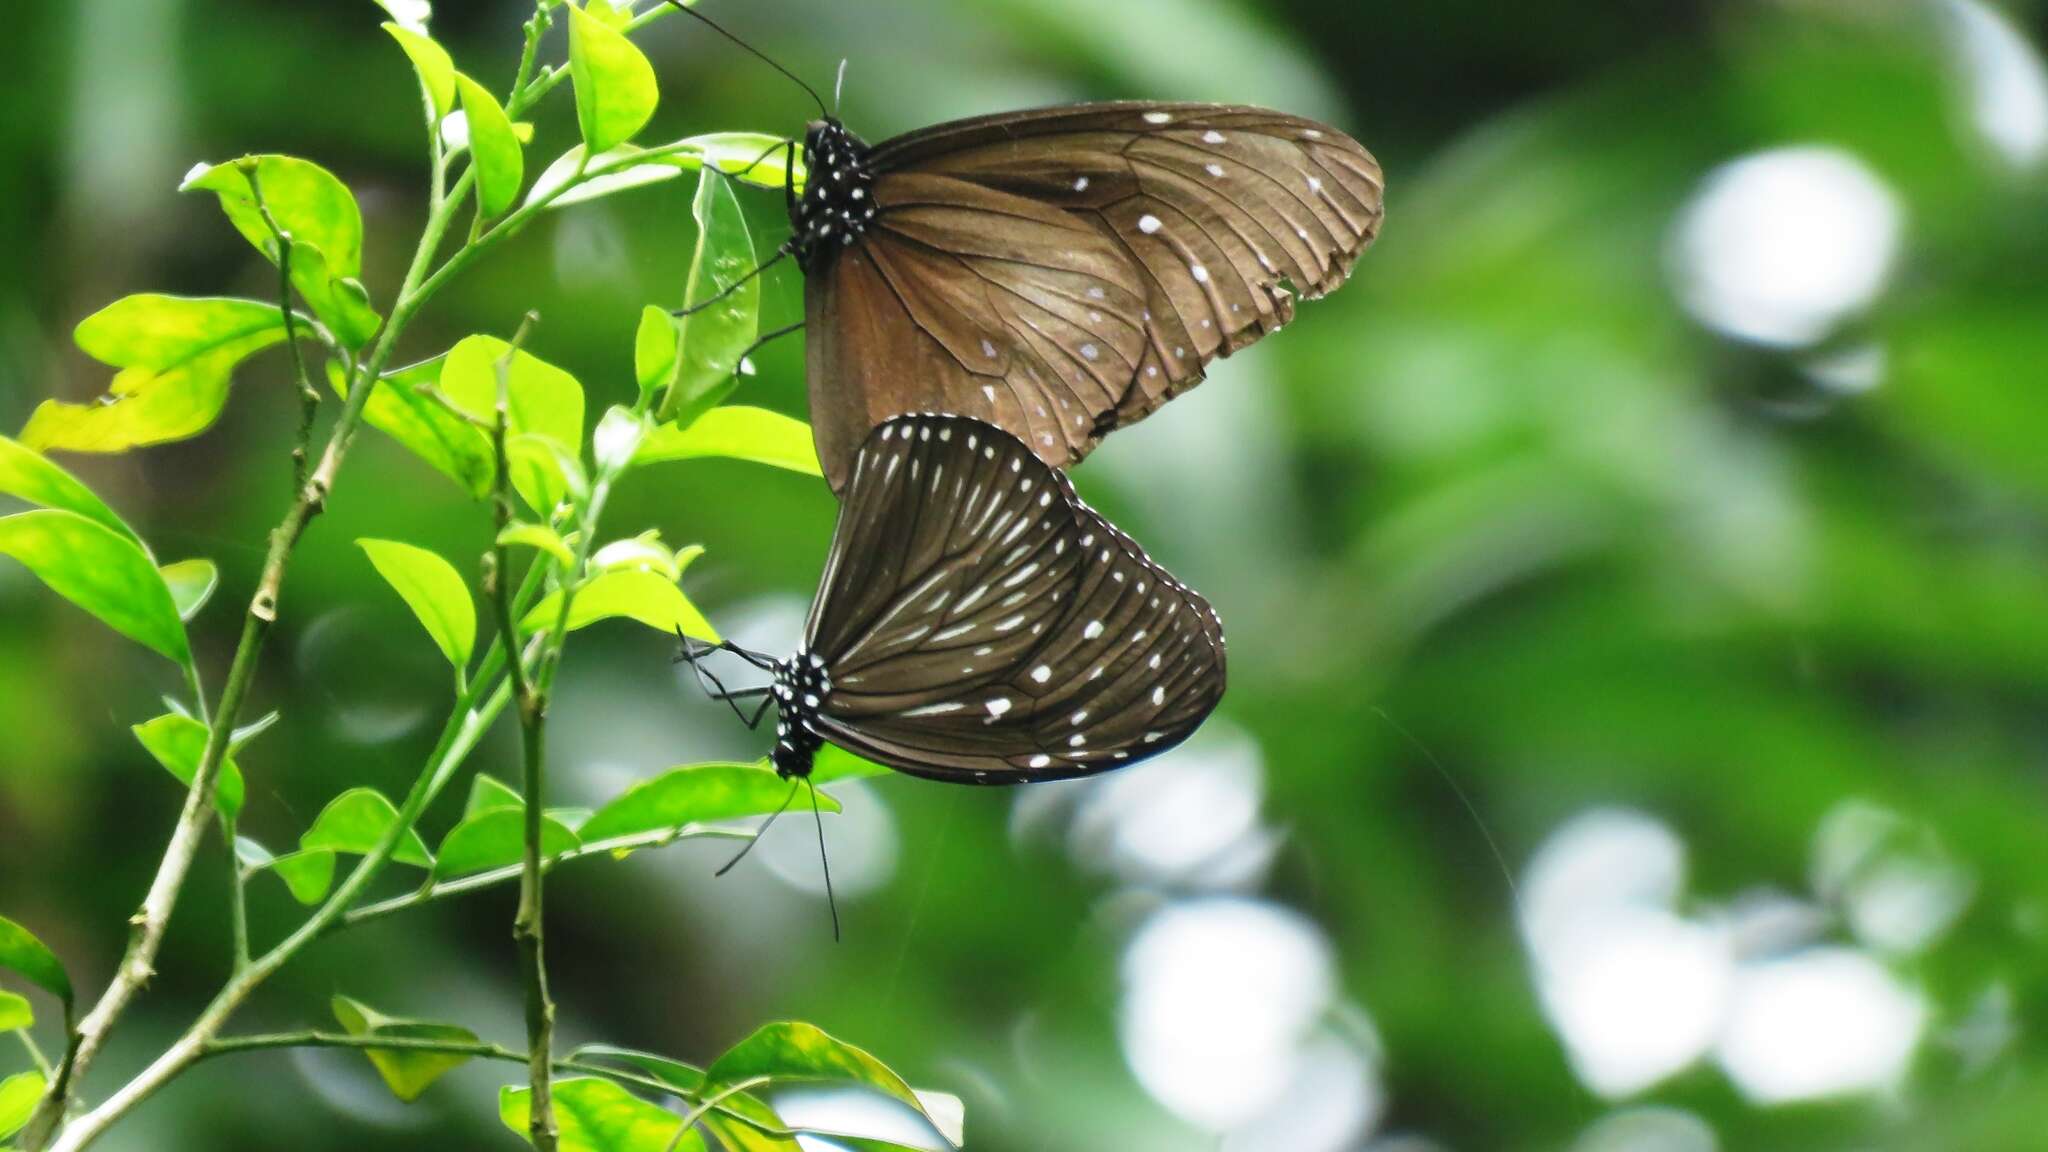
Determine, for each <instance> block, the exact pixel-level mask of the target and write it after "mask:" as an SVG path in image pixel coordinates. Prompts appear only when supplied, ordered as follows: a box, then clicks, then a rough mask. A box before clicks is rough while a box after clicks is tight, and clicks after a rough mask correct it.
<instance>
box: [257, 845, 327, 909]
mask: <svg viewBox="0 0 2048 1152" xmlns="http://www.w3.org/2000/svg"><path fill="white" fill-rule="evenodd" d="M270 870H271V871H273V872H275V873H277V878H278V879H280V880H282V881H284V886H285V887H286V888H288V889H290V890H291V894H292V899H294V900H297V901H298V902H299V903H301V904H304V905H306V906H307V907H311V906H313V905H315V904H318V903H320V902H321V901H322V900H325V899H327V893H328V891H329V890H330V889H331V888H333V887H334V853H332V852H328V851H325V850H316V851H312V852H305V851H300V852H293V853H290V854H288V855H284V856H279V857H277V858H276V859H274V860H272V861H271V862H270Z"/></svg>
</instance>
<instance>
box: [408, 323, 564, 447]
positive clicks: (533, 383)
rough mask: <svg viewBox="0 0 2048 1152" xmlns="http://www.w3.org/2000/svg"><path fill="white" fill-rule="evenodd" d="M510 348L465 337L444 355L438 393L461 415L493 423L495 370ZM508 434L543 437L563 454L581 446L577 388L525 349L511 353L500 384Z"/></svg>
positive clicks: (489, 339) (497, 341) (493, 340)
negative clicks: (504, 392)
mask: <svg viewBox="0 0 2048 1152" xmlns="http://www.w3.org/2000/svg"><path fill="white" fill-rule="evenodd" d="M511 351H512V346H511V345H510V344H508V343H506V342H505V341H503V340H500V339H498V338H497V337H495V336H471V337H469V338H468V339H466V340H464V341H462V342H461V343H459V344H457V345H456V346H455V347H454V348H452V349H450V350H449V352H448V358H447V360H446V362H445V363H443V365H442V367H441V382H440V383H441V391H442V392H443V393H444V394H445V395H446V396H447V397H448V399H449V400H451V401H453V402H454V403H455V404H456V405H457V406H458V407H460V408H461V409H462V410H463V411H464V412H467V413H469V414H470V415H471V416H474V417H476V418H477V419H479V420H482V421H484V423H486V424H490V423H492V422H494V421H496V419H497V409H498V365H499V364H500V363H501V362H503V361H504V359H505V354H506V353H507V352H511ZM506 390H507V393H508V411H507V413H506V422H507V427H508V430H509V431H511V432H514V433H524V434H531V435H536V436H545V437H547V438H549V439H550V440H553V441H554V442H555V443H556V444H557V445H559V446H560V447H561V448H563V449H564V450H565V451H567V452H570V453H572V454H573V453H575V452H576V451H577V450H578V449H579V448H581V447H582V444H583V385H581V384H578V383H577V382H576V378H575V377H574V376H571V375H569V374H568V373H567V372H564V371H562V370H561V369H560V368H557V367H555V366H554V365H552V364H549V363H548V362H547V361H545V360H542V359H540V358H539V357H537V356H535V355H533V354H532V353H530V352H527V351H525V350H523V349H522V350H520V351H518V352H514V353H513V356H512V362H511V371H510V375H509V376H508V377H507V379H506Z"/></svg>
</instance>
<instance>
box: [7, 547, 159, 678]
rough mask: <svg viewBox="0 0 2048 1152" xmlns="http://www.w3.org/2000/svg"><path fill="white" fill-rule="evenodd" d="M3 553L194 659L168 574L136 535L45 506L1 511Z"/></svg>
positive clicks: (112, 621) (153, 644)
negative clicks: (3, 513) (9, 512)
mask: <svg viewBox="0 0 2048 1152" xmlns="http://www.w3.org/2000/svg"><path fill="white" fill-rule="evenodd" d="M0 554H4V555H8V556H12V557H14V558H15V559H16V560H19V561H21V563H22V565H23V566H24V567H26V568H27V569H28V570H29V571H31V572H33V573H35V575H36V578H37V579H39V580H41V581H42V582H43V583H44V584H47V585H49V587H50V590H51V591H53V592H55V593H57V594H58V595H59V596H62V597H64V598H65V599H66V600H69V601H71V602H72V603H73V604H76V605H78V606H79V607H80V608H83V609H85V610H86V611H87V612H89V613H91V614H92V615H93V616H94V617H95V618H97V619H98V620H99V621H100V622H101V623H103V624H105V625H106V626H107V627H109V628H112V629H113V630H114V631H116V632H119V633H120V634H121V635H123V636H126V637H128V638H129V639H131V640H134V641H136V642H137V643H140V644H143V645H145V646H147V647H149V648H152V649H154V650H156V651H157V652H161V653H162V654H164V655H165V656H168V657H170V658H171V659H172V660H175V661H177V662H178V663H179V664H181V665H184V664H190V663H191V662H192V651H191V649H190V648H189V647H188V646H187V643H186V640H185V624H184V621H182V620H180V619H179V618H178V605H177V602H176V601H174V600H173V599H172V598H171V590H170V588H169V587H168V586H167V585H166V584H165V583H164V577H163V573H161V572H159V571H157V567H156V565H155V564H153V563H151V562H150V559H149V557H148V556H147V555H146V554H145V553H144V552H143V551H142V549H141V548H140V547H138V546H137V545H136V544H135V542H134V541H133V540H131V539H129V538H128V537H126V536H122V535H119V534H117V533H115V532H114V531H113V530H112V529H110V528H108V527H106V526H105V525H103V524H101V523H100V522H99V521H97V520H88V519H86V518H85V517H83V516H80V515H79V514H78V513H76V512H65V511H62V510H59V509H55V508H39V509H36V510H35V511H32V512H18V513H16V514H14V515H12V516H0Z"/></svg>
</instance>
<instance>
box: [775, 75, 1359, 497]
mask: <svg viewBox="0 0 2048 1152" xmlns="http://www.w3.org/2000/svg"><path fill="white" fill-rule="evenodd" d="M868 163H869V165H870V167H871V169H872V170H873V171H874V172H875V174H876V182H875V203H876V206H877V208H878V209H879V214H878V217H877V219H876V220H875V222H874V226H873V227H872V228H871V230H870V232H869V234H868V236H867V237H866V238H865V240H864V241H863V243H861V244H858V245H854V246H853V247H852V248H851V249H849V251H848V252H846V253H842V254H841V255H842V256H845V255H850V254H851V253H852V252H853V251H857V250H859V249H861V248H868V249H870V250H871V253H872V257H871V259H870V260H869V261H868V262H867V264H866V265H865V266H864V267H856V268H852V269H849V268H847V267H846V265H848V264H852V263H856V262H854V261H848V260H845V259H839V260H835V261H833V262H832V266H830V267H828V268H826V269H824V270H823V274H822V275H821V276H820V277H819V278H818V280H819V281H821V283H818V285H817V287H816V288H815V289H814V290H813V291H812V293H811V295H810V298H809V303H810V312H809V315H810V317H811V319H812V321H813V322H814V323H817V324H819V326H820V328H821V329H822V331H821V332H820V333H819V334H818V335H814V337H813V344H812V354H811V357H810V362H809V375H810V385H811V395H812V401H813V405H814V414H813V421H814V423H815V424H817V425H818V436H819V448H820V455H821V457H822V458H823V460H824V462H825V469H826V475H827V478H828V479H830V480H832V482H833V486H834V487H835V488H838V487H840V486H842V484H843V480H844V461H845V460H846V459H847V458H848V456H849V454H850V452H851V449H852V448H853V447H854V446H856V445H857V444H858V443H859V442H860V439H861V438H862V437H864V436H865V435H866V432H867V430H868V429H869V428H870V427H872V426H873V425H874V424H875V423H877V422H879V421H880V420H882V419H886V418H887V417H888V416H890V415H894V414H897V413H900V412H904V411H910V410H913V408H912V407H911V406H910V405H907V404H905V403H903V401H904V400H905V399H907V397H905V396H904V395H902V394H901V393H900V392H897V391H894V390H893V389H895V388H898V387H901V385H899V384H893V383H892V382H894V381H900V380H901V379H902V378H903V376H902V375H899V374H897V373H894V372H892V373H891V374H890V376H889V378H888V380H887V381H877V380H874V379H873V378H872V377H870V376H867V375H865V373H868V372H873V371H876V370H878V369H877V368H876V367H875V366H876V365H877V364H878V363H880V362H881V361H879V360H878V359H877V358H876V354H878V353H879V354H884V355H898V356H905V357H907V358H908V360H909V362H914V363H917V364H918V365H919V366H920V368H921V369H922V371H921V372H920V373H919V374H918V377H917V378H918V379H919V380H920V381H921V383H920V384H918V385H916V388H917V389H918V390H919V391H920V395H919V396H918V398H917V399H918V400H919V401H920V406H925V407H934V408H937V409H939V410H946V411H962V412H968V413H971V414H974V415H978V416H982V417H984V418H987V419H991V420H993V421H994V422H996V423H998V424H999V425H1001V426H1002V427H1004V428H1006V429H1008V430H1009V431H1011V432H1012V433H1014V434H1016V435H1018V436H1020V437H1023V438H1025V439H1026V440H1027V442H1028V443H1030V445H1031V447H1032V449H1033V451H1035V452H1037V453H1038V455H1039V456H1040V457H1041V458H1042V459H1044V460H1045V461H1046V462H1047V463H1049V464H1052V465H1054V466H1055V467H1065V466H1067V465H1069V464H1072V463H1074V462H1075V461H1077V460H1079V459H1080V458H1081V457H1083V456H1085V455H1086V454H1087V453H1088V452H1089V451H1090V450H1091V449H1092V448H1093V447H1094V445H1095V444H1096V443H1097V442H1098V441H1099V440H1100V438H1101V436H1102V435H1103V434H1105V433H1107V432H1108V431H1110V430H1111V429H1113V428H1117V427H1121V426H1122V425H1125V424H1128V423H1131V422H1133V421H1136V420H1139V419H1142V418H1143V417H1144V416H1146V415H1147V414H1149V413H1150V412H1152V411H1154V410H1155V409H1157V408H1158V407H1159V405H1161V404H1163V403H1165V402H1166V401H1167V400H1168V399H1170V398H1172V397H1173V396H1175V395H1177V394H1179V393H1180V392H1182V391H1185V390H1186V389H1187V388H1189V387H1192V386H1193V385H1194V384H1196V383H1197V382H1199V381H1200V380H1201V379H1202V374H1203V368H1204V366H1205V365H1206V364H1207V363H1208V362H1209V361H1210V360H1212V359H1215V358H1216V357H1219V356H1227V355H1229V354H1230V353H1232V352H1234V351H1236V350H1238V349H1240V348H1243V347H1244V346H1246V345H1247V344H1250V343H1252V342H1253V341H1255V340H1257V339H1258V338H1259V337H1260V336H1263V335H1265V334H1266V333H1267V332H1271V331H1275V330H1277V329H1278V328H1280V327H1281V326H1282V325H1284V324H1286V323H1287V322H1288V321H1289V320H1290V319H1291V318H1292V317H1293V308H1294V304H1293V299H1292V296H1291V295H1290V294H1289V290H1288V289H1289V287H1290V286H1291V288H1292V290H1293V291H1294V292H1298V293H1300V294H1302V295H1305V296H1309V297H1315V296H1320V295H1322V294H1323V293H1325V292H1328V291H1330V290H1331V289H1333V288H1335V287H1336V286H1337V285H1339V284H1341V283H1342V282H1343V281H1344V279H1345V278H1346V277H1347V276H1348V275H1349V274H1350V271H1351V268H1352V265H1353V264H1354V263H1355V262H1356V260H1357V258H1358V256H1359V254H1360V253H1361V252H1363V251H1364V249H1365V247H1366V246H1367V245H1368V244H1370V243H1371V242H1372V239H1373V237H1374V236H1375V235H1376V234H1377V232H1378V230H1379V224H1380V218H1381V214H1382V198H1381V189H1382V181H1381V176H1380V169H1379V166H1378V164H1377V163H1376V162H1375V161H1374V160H1373V158H1372V156H1371V155H1370V154H1369V153H1367V152H1366V150H1365V149H1364V148H1363V147H1361V146H1360V145H1359V144H1358V143H1357V142H1356V141H1354V140H1352V139H1350V138H1349V137H1347V136H1345V135H1343V134H1342V133H1340V132H1337V131H1336V130H1335V129H1332V128H1329V127H1327V126H1325V125H1322V124H1318V123H1316V122H1314V121H1311V120H1306V119H1303V118H1300V117H1295V116H1288V115H1285V114H1283V113H1278V112H1271V111H1267V110H1265V109H1260V108H1249V107H1241V106H1229V105H1213V104H1154V103H1137V102H1133V103H1116V104H1083V105H1071V106H1066V107H1061V108H1049V109H1041V110H1037V111H1031V112H1020V113H1005V114H1000V115H995V116H987V117H980V118H977V119H972V120H963V121H958V122H955V123H951V124H942V125H938V126H936V127H933V128H929V129H926V130H924V131H920V132H914V133H911V134H909V135H906V136H901V137H897V138H895V139H893V140H889V141H885V142H884V143H882V144H880V145H878V146H877V147H876V148H875V149H874V151H873V152H872V153H871V154H870V156H869V158H868ZM884 288H886V289H887V290H888V293H889V294H891V295H893V296H894V297H895V299H894V300H893V301H890V300H886V299H879V298H878V297H877V296H876V295H875V293H876V292H877V290H878V289H884ZM905 317H908V318H909V324H908V328H909V330H908V331H905V330H904V329H905V319H904V318H905ZM1133 333H1135V339H1134V338H1133ZM984 341H986V342H987V344H988V345H989V346H991V347H992V348H993V353H992V354H991V353H987V352H984V347H983V342H984ZM1090 350H1092V351H1093V353H1094V354H1093V355H1092V356H1091V355H1090V354H1089V353H1090ZM1041 407H1042V408H1044V410H1045V414H1044V415H1043V416H1040V415H1039V413H1038V411H1037V410H1038V409H1039V408H1041ZM821 413H822V415H820V414H821ZM1034 420H1036V422H1035V423H1034ZM1048 421H1050V422H1051V423H1050V426H1048V423H1047V422H1048Z"/></svg>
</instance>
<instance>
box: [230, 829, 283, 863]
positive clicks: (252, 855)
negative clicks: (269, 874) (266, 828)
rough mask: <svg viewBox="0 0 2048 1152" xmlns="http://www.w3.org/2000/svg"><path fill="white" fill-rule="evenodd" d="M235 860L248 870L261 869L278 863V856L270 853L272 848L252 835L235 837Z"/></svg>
mask: <svg viewBox="0 0 2048 1152" xmlns="http://www.w3.org/2000/svg"><path fill="white" fill-rule="evenodd" d="M235 860H236V861H237V862H239V863H240V864H241V865H242V868H243V870H244V871H248V872H257V871H261V870H262V869H265V868H268V867H270V866H271V865H272V864H275V863H277V857H275V856H273V855H271V854H270V849H268V848H265V847H264V846H263V845H262V844H261V843H259V842H258V841H257V840H256V839H255V838H254V837H251V836H237V837H235Z"/></svg>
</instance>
